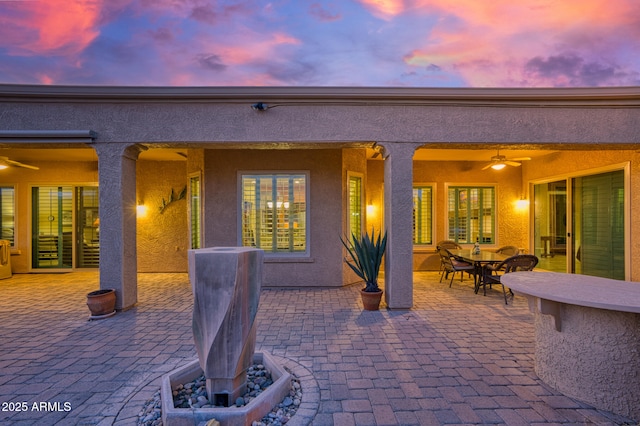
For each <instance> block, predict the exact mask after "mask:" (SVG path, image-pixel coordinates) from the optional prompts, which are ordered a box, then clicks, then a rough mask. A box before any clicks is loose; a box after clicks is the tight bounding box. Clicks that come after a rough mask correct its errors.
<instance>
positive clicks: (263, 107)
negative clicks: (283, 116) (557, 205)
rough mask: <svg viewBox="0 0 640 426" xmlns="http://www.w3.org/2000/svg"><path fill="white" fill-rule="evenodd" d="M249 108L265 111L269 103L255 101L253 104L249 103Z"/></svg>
mask: <svg viewBox="0 0 640 426" xmlns="http://www.w3.org/2000/svg"><path fill="white" fill-rule="evenodd" d="M251 109H252V110H254V111H266V110H268V109H269V105H267V104H265V103H263V102H257V103H255V104H253V105H251Z"/></svg>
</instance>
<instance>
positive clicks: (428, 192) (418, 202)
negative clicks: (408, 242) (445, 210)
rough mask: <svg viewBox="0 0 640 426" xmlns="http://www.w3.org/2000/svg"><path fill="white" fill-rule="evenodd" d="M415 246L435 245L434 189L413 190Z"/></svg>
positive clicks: (419, 187) (419, 188) (415, 188)
mask: <svg viewBox="0 0 640 426" xmlns="http://www.w3.org/2000/svg"><path fill="white" fill-rule="evenodd" d="M413 244H416V245H426V244H433V188H432V187H431V186H418V187H414V188H413Z"/></svg>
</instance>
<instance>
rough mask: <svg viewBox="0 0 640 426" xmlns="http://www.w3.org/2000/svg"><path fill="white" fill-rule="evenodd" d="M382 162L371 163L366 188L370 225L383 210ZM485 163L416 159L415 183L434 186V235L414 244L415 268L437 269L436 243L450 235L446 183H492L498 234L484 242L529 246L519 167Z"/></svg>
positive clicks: (378, 218) (526, 215)
mask: <svg viewBox="0 0 640 426" xmlns="http://www.w3.org/2000/svg"><path fill="white" fill-rule="evenodd" d="M383 166H384V164H383V162H382V161H376V160H371V161H369V162H368V180H367V184H368V187H367V191H368V193H369V194H370V196H371V200H372V203H373V206H374V208H373V212H374V216H373V217H371V218H369V217H367V226H368V227H369V228H370V227H371V226H374V227H378V226H380V223H381V222H380V221H381V217H382V214H383V212H381V213H378V212H379V211H381V208H380V206H381V205H382V204H381V202H382V197H383V194H382V193H381V186H382V180H383V179H384V171H383ZM481 168H482V164H478V163H473V162H453V161H414V162H413V182H414V185H418V184H431V185H433V187H434V203H435V206H434V207H435V208H434V221H435V229H434V238H433V244H432V245H428V246H414V253H413V265H414V270H438V268H439V266H440V259H439V258H438V255H437V253H436V252H435V249H436V243H437V242H438V241H440V240H446V239H448V237H447V189H446V188H447V186H448V185H451V186H453V185H491V186H495V188H496V208H497V216H496V221H497V225H496V228H497V233H496V243H495V244H492V245H483V246H482V248H483V249H485V250H492V249H496V248H498V247H501V246H504V245H515V246H517V247H521V248H527V247H528V231H527V229H528V228H527V227H528V222H527V221H528V214H527V212H526V211H519V210H517V209H516V207H515V203H516V201H518V200H519V199H520V198H521V197H522V196H523V195H524V193H523V187H522V179H521V176H520V170H519V168H515V167H507V168H505V169H503V170H501V171H493V170H481Z"/></svg>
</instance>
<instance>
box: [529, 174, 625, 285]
mask: <svg viewBox="0 0 640 426" xmlns="http://www.w3.org/2000/svg"><path fill="white" fill-rule="evenodd" d="M624 186H625V173H624V170H614V171H610V172H605V173H599V174H593V175H585V176H576V177H570V178H567V179H563V180H558V181H554V182H547V183H540V184H535V185H533V194H534V195H533V197H534V215H533V237H534V240H533V241H534V254H535V255H536V256H538V258H539V259H540V262H539V263H538V268H539V269H544V270H547V271H555V272H570V273H576V274H584V275H593V276H598V277H605V278H614V279H625V276H626V264H625V209H626V207H625V190H624Z"/></svg>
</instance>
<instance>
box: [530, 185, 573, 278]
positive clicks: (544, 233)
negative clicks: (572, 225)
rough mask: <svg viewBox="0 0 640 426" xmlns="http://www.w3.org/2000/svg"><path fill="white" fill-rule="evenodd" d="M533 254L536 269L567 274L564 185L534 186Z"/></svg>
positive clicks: (565, 198) (566, 224) (565, 186)
mask: <svg viewBox="0 0 640 426" xmlns="http://www.w3.org/2000/svg"><path fill="white" fill-rule="evenodd" d="M533 197H534V226H533V229H534V253H533V254H535V255H536V256H538V259H540V262H539V264H538V267H539V268H541V269H545V270H547V271H555V272H567V236H568V235H569V233H568V232H567V229H568V223H567V217H569V216H568V212H567V208H568V206H567V181H566V180H565V179H563V180H558V181H554V182H547V183H541V184H537V185H534V187H533Z"/></svg>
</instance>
